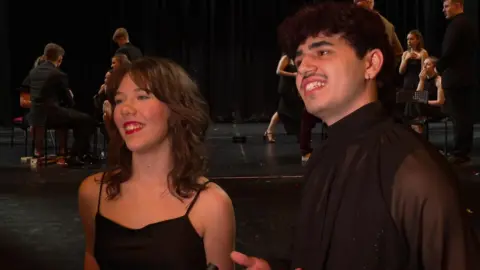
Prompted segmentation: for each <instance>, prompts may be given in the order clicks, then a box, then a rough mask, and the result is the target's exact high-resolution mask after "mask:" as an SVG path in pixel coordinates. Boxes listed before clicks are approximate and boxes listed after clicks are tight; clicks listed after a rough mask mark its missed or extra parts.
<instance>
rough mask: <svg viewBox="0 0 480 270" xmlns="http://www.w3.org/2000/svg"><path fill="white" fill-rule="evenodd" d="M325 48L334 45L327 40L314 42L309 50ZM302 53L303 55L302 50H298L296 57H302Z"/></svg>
mask: <svg viewBox="0 0 480 270" xmlns="http://www.w3.org/2000/svg"><path fill="white" fill-rule="evenodd" d="M323 46H333V43H331V42H328V41H326V40H321V41H317V42H313V43H312V44H310V45H309V46H308V49H309V50H311V49H316V48H319V47H323ZM302 53H303V52H302V50H298V51H297V52H296V53H295V56H300V55H302Z"/></svg>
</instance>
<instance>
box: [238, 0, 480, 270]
mask: <svg viewBox="0 0 480 270" xmlns="http://www.w3.org/2000/svg"><path fill="white" fill-rule="evenodd" d="M280 33H281V34H282V37H281V38H280V41H281V42H282V45H283V46H282V47H283V49H284V50H285V51H286V52H288V54H289V55H290V56H291V57H292V58H294V59H295V63H296V65H297V67H298V75H297V78H296V82H297V88H298V90H299V91H300V94H301V96H302V98H303V100H304V102H305V106H306V108H307V110H308V112H310V113H311V114H313V115H315V116H317V117H319V118H320V119H322V120H323V121H325V123H326V124H327V125H328V126H329V137H328V139H327V140H326V141H324V142H323V144H322V145H321V146H320V147H319V148H318V149H315V150H314V151H313V154H312V156H311V158H310V161H309V164H308V169H307V172H306V175H305V181H306V182H305V190H304V193H303V196H302V202H301V207H300V210H299V215H298V220H297V224H296V228H295V237H294V243H293V250H292V253H291V254H292V258H291V259H292V261H291V265H290V266H285V267H283V268H282V267H280V266H279V267H273V265H272V268H273V269H297V268H299V269H304V270H309V269H322V270H343V269H382V270H383V269H409V270H417V269H418V270H420V269H422V270H438V269H442V270H467V269H468V270H474V269H480V263H479V260H480V253H479V251H478V250H479V249H478V241H477V239H476V237H475V236H474V234H473V232H472V230H471V229H470V228H469V226H468V224H467V221H466V219H465V214H466V211H465V208H463V207H462V206H461V205H460V203H459V198H458V192H457V187H456V186H457V179H456V177H455V175H454V173H453V171H452V170H451V169H450V167H449V166H448V163H447V162H446V160H445V159H444V158H443V157H442V156H441V155H440V154H439V153H438V151H436V150H435V149H434V148H433V147H432V146H431V145H430V144H428V143H427V142H425V141H424V140H422V138H421V137H420V136H418V135H417V134H416V133H415V132H414V131H412V130H411V129H410V128H409V127H406V126H405V125H403V124H396V123H395V122H394V121H393V120H392V119H391V118H390V117H389V116H388V115H387V114H386V113H385V111H384V109H383V107H382V105H381V103H380V102H379V101H378V99H377V80H382V81H388V79H389V77H390V76H392V73H393V72H395V69H394V66H393V65H394V63H393V62H394V59H393V52H392V46H391V45H390V43H389V41H388V38H387V35H385V27H384V25H383V23H381V18H380V17H379V16H378V15H377V14H376V13H374V12H372V11H369V10H367V9H364V8H359V7H356V6H355V5H352V4H345V3H338V2H337V3H335V2H330V3H328V2H327V3H321V4H318V5H315V6H309V7H305V8H303V9H302V10H300V11H299V12H298V13H297V14H295V15H294V16H293V17H292V18H288V19H287V20H285V22H284V23H283V24H282V26H281V28H280ZM232 259H233V260H234V261H235V262H237V263H239V264H241V265H243V266H246V267H247V269H270V265H269V264H268V263H267V262H266V261H264V260H261V259H258V258H253V257H247V256H246V255H243V254H240V253H237V252H234V253H232Z"/></svg>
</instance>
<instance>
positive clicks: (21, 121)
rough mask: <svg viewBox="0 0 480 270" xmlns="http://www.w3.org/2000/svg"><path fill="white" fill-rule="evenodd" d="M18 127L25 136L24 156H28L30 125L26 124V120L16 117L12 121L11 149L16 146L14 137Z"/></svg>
mask: <svg viewBox="0 0 480 270" xmlns="http://www.w3.org/2000/svg"><path fill="white" fill-rule="evenodd" d="M16 127H18V128H20V129H22V130H23V133H24V135H25V139H24V140H25V141H24V149H25V150H24V156H27V154H28V153H27V152H28V125H27V123H26V122H25V118H24V117H22V116H20V117H16V118H14V119H13V120H12V129H11V133H10V147H13V145H14V144H15V142H14V139H15V138H14V137H15V128H16Z"/></svg>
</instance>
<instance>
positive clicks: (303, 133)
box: [299, 109, 318, 155]
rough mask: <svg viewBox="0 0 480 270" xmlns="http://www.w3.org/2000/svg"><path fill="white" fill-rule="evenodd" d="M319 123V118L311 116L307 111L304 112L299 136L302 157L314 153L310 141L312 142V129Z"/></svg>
mask: <svg viewBox="0 0 480 270" xmlns="http://www.w3.org/2000/svg"><path fill="white" fill-rule="evenodd" d="M317 121H318V119H317V117H315V116H313V115H311V114H310V113H309V112H307V110H306V109H304V110H303V113H302V122H301V124H300V136H299V142H300V151H301V153H302V155H306V154H309V153H311V152H312V151H313V150H312V146H311V143H310V141H311V140H312V129H313V128H314V127H315V126H316V124H317Z"/></svg>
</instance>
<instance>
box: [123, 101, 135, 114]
mask: <svg viewBox="0 0 480 270" xmlns="http://www.w3.org/2000/svg"><path fill="white" fill-rule="evenodd" d="M120 112H121V114H122V115H123V116H128V115H134V114H136V113H137V109H136V108H135V106H134V105H133V104H131V103H127V102H125V103H124V104H122V107H121V111H120Z"/></svg>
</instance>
